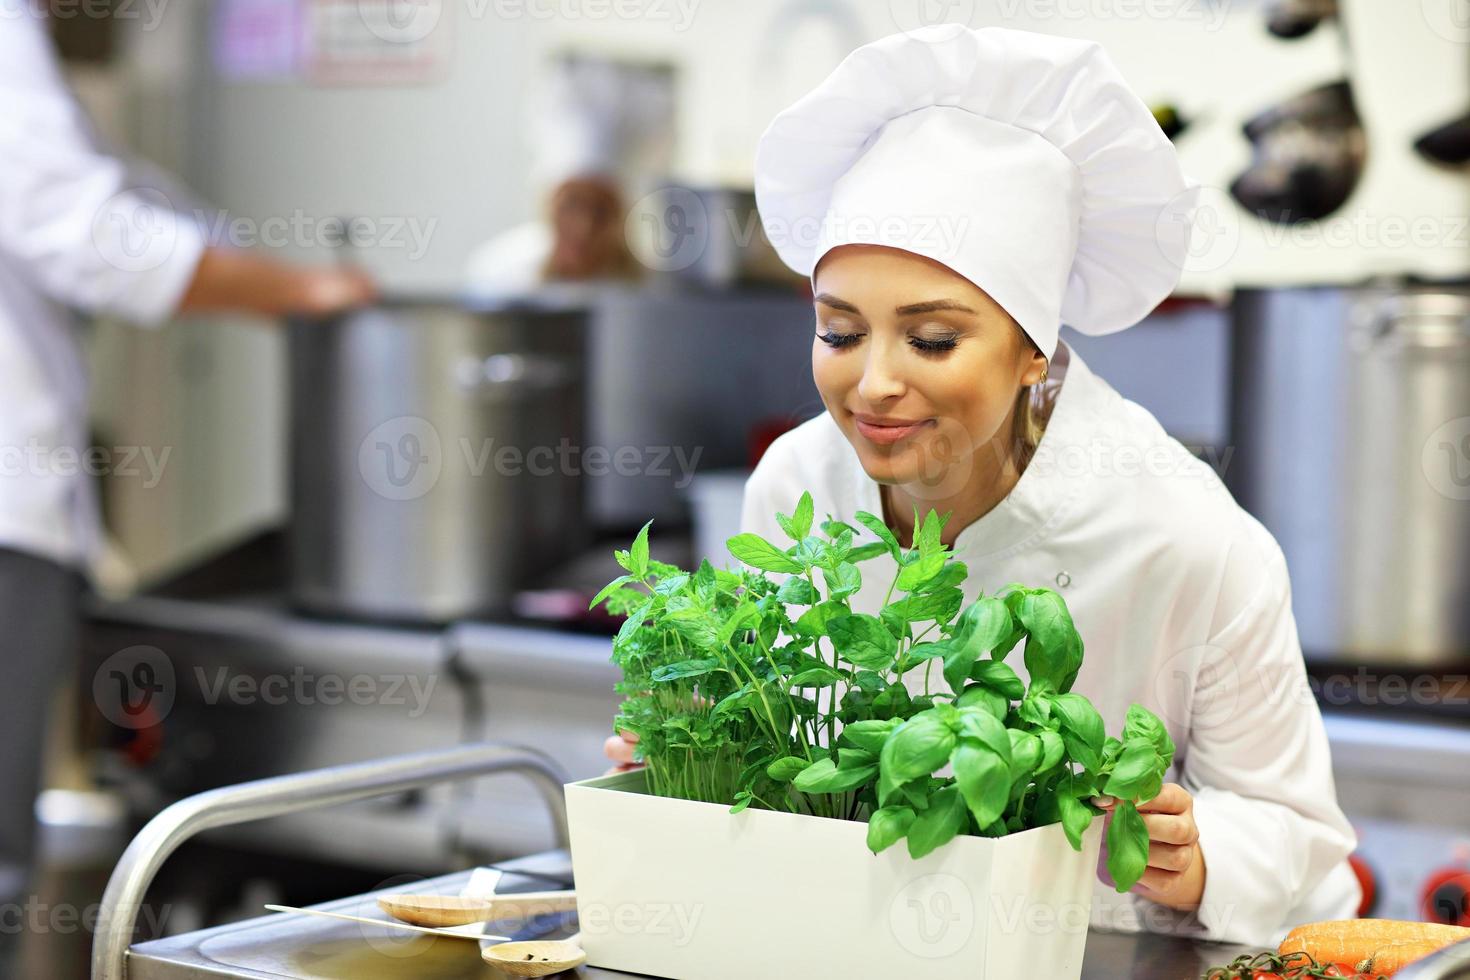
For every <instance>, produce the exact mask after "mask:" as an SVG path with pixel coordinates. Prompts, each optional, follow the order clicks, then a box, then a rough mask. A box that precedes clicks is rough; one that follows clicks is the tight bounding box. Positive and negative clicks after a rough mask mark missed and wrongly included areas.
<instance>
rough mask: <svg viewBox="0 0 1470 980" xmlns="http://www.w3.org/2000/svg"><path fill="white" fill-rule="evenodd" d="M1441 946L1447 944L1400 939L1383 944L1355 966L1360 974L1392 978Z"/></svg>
mask: <svg viewBox="0 0 1470 980" xmlns="http://www.w3.org/2000/svg"><path fill="white" fill-rule="evenodd" d="M1441 945H1445V944H1439V943H1433V942H1415V941H1412V940H1404V939H1400V940H1397V941H1394V942H1389V943H1385V944H1383V945H1382V946H1380V947H1378V948H1377V949H1376V950H1374V951H1373V955H1372V956H1370V957H1368V958H1367V959H1365V960H1362V961H1361V962H1359V963H1356V964H1355V965H1354V966H1355V969H1356V970H1357V971H1358V972H1359V973H1366V974H1368V975H1369V976H1378V977H1391V976H1393V975H1394V974H1395V973H1397V972H1399V971H1400V970H1402V969H1403V968H1404V967H1406V966H1408V965H1409V964H1410V963H1412V962H1414V961H1415V960H1422V959H1423V958H1424V957H1426V956H1428V955H1429V954H1430V953H1433V952H1434V951H1435V950H1437V949H1439V948H1440V947H1441Z"/></svg>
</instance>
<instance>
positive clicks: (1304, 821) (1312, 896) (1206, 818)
mask: <svg viewBox="0 0 1470 980" xmlns="http://www.w3.org/2000/svg"><path fill="white" fill-rule="evenodd" d="M1064 361H1065V363H1064ZM1059 369H1060V370H1059ZM1053 371H1054V372H1058V373H1055V374H1053V380H1052V381H1051V382H1049V383H1052V384H1060V390H1059V392H1058V394H1057V400H1056V403H1055V407H1054V408H1053V410H1052V414H1051V418H1050V420H1049V422H1048V424H1047V426H1046V430H1045V433H1044V435H1043V437H1042V440H1041V442H1040V444H1039V445H1038V447H1037V452H1036V454H1035V456H1034V458H1033V460H1032V461H1031V463H1030V464H1029V465H1028V466H1027V467H1026V469H1025V470H1023V471H1022V473H1021V476H1020V479H1019V481H1018V482H1017V483H1016V485H1015V486H1014V487H1013V488H1012V490H1011V492H1010V494H1009V495H1008V496H1007V497H1006V498H1005V499H1004V500H1002V501H1001V502H1000V503H999V504H998V505H996V507H994V508H993V509H992V510H991V511H990V512H989V513H987V514H985V515H983V516H982V517H981V518H980V519H979V520H977V521H975V522H974V523H972V524H970V525H968V526H967V527H965V528H963V529H962V530H961V531H960V532H959V535H958V538H957V539H956V541H955V543H954V546H953V547H954V552H955V555H954V557H955V558H957V559H959V560H961V561H963V562H965V564H966V566H967V567H968V569H969V575H968V578H967V579H966V581H965V583H964V593H965V602H966V603H967V604H968V603H969V602H971V601H973V600H974V599H975V598H977V597H978V596H979V594H980V590H981V589H983V590H984V591H985V593H987V594H993V593H994V592H996V591H997V590H999V589H1000V588H1002V587H1004V586H1005V585H1007V584H1008V583H1011V582H1020V583H1022V584H1023V585H1028V586H1032V587H1038V586H1045V587H1047V588H1052V589H1055V590H1057V591H1058V592H1059V593H1060V594H1061V595H1062V597H1063V598H1064V599H1065V600H1066V602H1067V606H1068V608H1069V610H1070V611H1071V614H1072V618H1073V621H1074V623H1075V624H1076V627H1077V630H1078V632H1079V633H1080V635H1081V637H1082V640H1083V644H1084V660H1083V664H1082V668H1081V671H1080V673H1079V674H1078V677H1077V681H1076V685H1075V687H1074V688H1073V689H1074V690H1075V691H1077V692H1078V693H1080V694H1083V695H1085V696H1086V697H1087V698H1088V699H1089V700H1090V701H1091V702H1092V703H1093V704H1094V705H1096V706H1097V708H1098V710H1099V711H1100V712H1101V713H1102V716H1103V719H1104V721H1105V723H1106V726H1107V730H1108V733H1109V734H1113V735H1116V734H1118V733H1120V732H1121V731H1122V728H1123V722H1124V717H1125V715H1126V713H1127V710H1128V707H1129V705H1130V704H1132V703H1133V702H1138V703H1140V704H1142V705H1143V706H1144V707H1146V708H1148V709H1149V710H1151V711H1153V712H1154V713H1155V714H1156V715H1158V716H1159V718H1160V719H1161V720H1162V721H1163V722H1164V724H1165V725H1166V726H1167V728H1168V730H1169V734H1170V736H1171V737H1172V738H1173V740H1174V743H1175V745H1176V746H1177V755H1176V760H1175V765H1174V766H1173V767H1171V769H1170V770H1169V773H1168V774H1167V776H1166V777H1165V778H1166V780H1167V781H1170V782H1178V783H1180V784H1181V785H1182V786H1183V787H1184V788H1185V789H1186V790H1188V791H1189V792H1190V793H1191V794H1192V795H1193V796H1194V816H1195V821H1196V822H1197V824H1198V827H1199V843H1200V848H1201V850H1202V852H1203V854H1204V859H1205V865H1206V869H1207V874H1206V882H1205V890H1204V895H1203V900H1202V903H1201V905H1200V907H1199V909H1198V911H1197V912H1191V913H1181V912H1178V911H1176V910H1173V909H1170V908H1167V907H1166V906H1163V905H1159V904H1157V903H1154V902H1152V901H1150V900H1148V899H1145V898H1143V897H1141V896H1138V895H1135V894H1133V893H1131V892H1129V893H1125V894H1123V895H1119V894H1118V893H1117V892H1116V891H1115V890H1114V889H1113V888H1112V887H1111V886H1109V885H1105V884H1103V883H1102V882H1101V881H1098V882H1097V884H1096V886H1095V888H1094V896H1093V912H1092V923H1093V925H1094V926H1097V927H1099V928H1104V929H1115V930H1120V931H1143V930H1147V931H1155V932H1168V933H1176V934H1183V935H1192V936H1196V937H1200V938H1208V939H1217V940H1228V941H1236V942H1242V943H1248V944H1251V945H1255V946H1260V947H1267V946H1271V947H1274V946H1276V945H1277V944H1278V942H1279V940H1280V939H1281V938H1282V937H1283V936H1284V934H1285V933H1286V932H1287V931H1288V930H1289V929H1290V928H1291V927H1292V926H1294V925H1297V924H1300V923H1302V922H1307V921H1317V920H1321V919H1336V918H1352V917H1354V916H1355V915H1356V910H1357V907H1358V903H1359V900H1360V898H1361V894H1360V887H1359V885H1358V882H1357V878H1356V877H1355V876H1354V874H1353V873H1352V870H1351V868H1350V867H1349V865H1348V863H1347V861H1346V858H1347V856H1348V854H1349V853H1351V852H1352V850H1353V848H1354V847H1355V845H1356V835H1355V833H1354V831H1353V829H1352V827H1351V826H1350V825H1349V823H1348V821H1347V819H1346V817H1345V816H1344V815H1343V812H1342V810H1341V809H1340V808H1339V807H1338V804H1337V802H1336V790H1335V787H1334V782H1333V776H1332V765H1331V758H1330V755H1329V747H1328V743H1327V736H1326V732H1325V730H1324V728H1323V725H1322V719H1321V715H1320V713H1319V711H1318V709H1317V705H1316V702H1315V700H1314V699H1313V697H1312V694H1311V691H1310V689H1309V688H1308V686H1307V681H1306V670H1305V664H1304V661H1303V657H1302V651H1301V647H1300V645H1299V642H1298V639H1297V632H1296V621H1295V619H1294V617H1293V616H1292V611H1291V590H1290V585H1289V582H1288V578H1287V570H1286V563H1285V559H1284V557H1283V556H1282V553H1281V550H1280V548H1279V547H1278V546H1277V544H1276V541H1275V539H1274V538H1272V536H1271V534H1270V533H1269V532H1268V531H1267V530H1266V529H1265V528H1264V527H1262V525H1261V524H1260V523H1259V522H1258V521H1257V520H1256V519H1255V518H1254V517H1252V516H1251V515H1250V514H1248V513H1246V512H1245V511H1244V510H1243V509H1242V508H1241V507H1240V506H1239V505H1238V504H1236V502H1235V501H1234V499H1233V498H1232V497H1231V496H1230V494H1229V492H1228V491H1227V490H1226V489H1225V487H1224V485H1223V484H1222V483H1221V481H1220V479H1219V478H1218V476H1217V474H1216V473H1215V471H1214V470H1213V469H1211V468H1210V467H1209V466H1207V465H1206V464H1204V463H1203V462H1201V461H1199V460H1198V459H1197V458H1196V457H1195V456H1194V455H1193V454H1191V453H1190V452H1189V451H1188V450H1187V449H1185V448H1184V447H1183V446H1182V445H1181V444H1180V443H1179V442H1177V441H1176V440H1174V439H1173V438H1171V437H1169V436H1168V435H1167V434H1166V433H1165V432H1164V430H1163V428H1162V426H1160V425H1159V423H1158V421H1157V420H1156V419H1155V418H1154V417H1153V416H1152V415H1151V414H1150V413H1149V412H1148V411H1147V410H1146V409H1144V408H1142V407H1141V406H1139V405H1137V404H1136V403H1134V402H1131V401H1129V400H1127V399H1125V398H1123V397H1122V396H1121V395H1119V394H1118V392H1117V391H1116V390H1115V389H1113V388H1112V387H1111V386H1110V385H1109V384H1108V383H1107V382H1106V381H1104V380H1103V379H1102V378H1100V377H1098V376H1097V375H1095V374H1093V373H1092V371H1090V370H1089V369H1088V367H1087V365H1086V364H1085V363H1084V362H1083V361H1082V358H1081V357H1079V356H1078V355H1077V353H1076V351H1075V350H1072V349H1071V348H1070V346H1068V345H1067V344H1066V343H1065V341H1063V342H1062V343H1061V344H1060V346H1059V350H1058V356H1057V358H1055V361H1054V366H1053ZM803 490H808V491H810V492H811V494H812V498H813V502H814V503H815V514H816V521H817V522H818V523H820V521H821V520H822V518H823V517H825V516H826V515H827V514H831V515H832V516H833V517H836V518H838V519H841V520H844V521H847V522H848V523H852V524H853V525H854V526H855V527H859V525H857V524H855V523H854V521H853V514H854V513H855V512H857V511H859V510H866V511H868V512H869V513H872V514H876V515H879V516H880V517H881V516H882V513H883V510H882V504H881V501H880V498H879V492H878V485H877V483H875V482H874V481H873V480H872V478H870V477H869V476H868V475H867V474H866V472H865V471H864V470H863V468H862V465H861V463H860V462H859V460H858V457H857V454H856V452H855V451H854V450H853V448H852V446H851V445H850V444H849V443H848V441H847V439H846V438H845V437H844V436H843V434H842V432H841V430H840V429H839V428H838V427H837V424H836V422H835V421H834V420H833V418H832V416H831V415H830V413H826V412H824V413H822V414H821V415H819V416H817V417H816V418H814V419H811V420H809V421H807V422H805V423H803V424H801V425H799V426H798V427H796V428H795V429H794V430H792V431H790V432H787V433H785V434H783V435H782V436H780V437H779V438H778V439H776V441H775V442H774V443H772V445H771V446H770V448H769V449H768V450H767V452H766V453H765V455H764V456H762V457H761V460H760V462H759V464H758V465H757V466H756V468H755V470H754V472H753V473H752V474H751V476H750V478H749V480H748V482H747V483H746V488H745V498H744V503H743V507H742V514H741V530H742V531H751V532H754V533H756V534H760V535H762V536H764V537H766V538H767V539H768V540H770V541H773V542H777V543H783V546H784V544H789V543H790V542H789V540H788V539H786V538H785V537H784V535H783V532H782V531H781V529H780V527H779V525H778V524H777V523H776V521H775V517H774V515H775V514H776V512H777V511H780V512H782V513H786V514H790V513H792V512H793V510H794V508H795V506H796V502H797V500H798V499H799V498H800V496H801V493H802V491H803ZM921 509H922V505H921ZM865 536H866V535H865ZM859 568H860V569H861V570H862V573H863V586H862V588H861V590H860V591H859V592H858V593H857V594H856V595H854V596H853V598H852V599H851V600H850V601H851V604H852V607H853V609H854V611H859V612H866V613H871V614H877V612H878V611H879V609H880V608H881V607H882V603H883V598H884V594H885V593H886V592H887V589H888V586H889V584H890V583H891V582H892V581H893V576H894V575H895V574H896V571H897V566H896V564H895V563H894V561H893V559H892V558H891V557H889V556H887V555H882V556H880V557H878V558H875V559H871V560H869V561H866V562H864V563H862V564H861V565H860V566H859ZM1007 663H1008V664H1010V665H1011V666H1012V667H1014V668H1015V669H1016V672H1017V673H1018V674H1020V676H1021V677H1022V679H1023V680H1025V679H1026V676H1027V675H1026V669H1025V664H1024V663H1022V662H1021V657H1020V656H1018V655H1015V654H1013V655H1012V656H1011V657H1010V658H1009V659H1008V660H1007ZM923 675H924V671H923V669H922V668H921V669H918V670H915V671H913V672H912V673H910V674H908V675H907V676H906V678H905V681H906V683H907V684H908V686H909V687H910V688H911V689H913V690H914V691H915V693H919V692H921V691H922V688H923ZM932 682H933V683H932V687H931V690H935V691H939V690H946V691H947V690H948V688H947V686H946V685H945V683H944V680H943V677H942V676H941V674H940V672H939V671H938V670H937V669H936V670H935V672H934V674H933V677H932Z"/></svg>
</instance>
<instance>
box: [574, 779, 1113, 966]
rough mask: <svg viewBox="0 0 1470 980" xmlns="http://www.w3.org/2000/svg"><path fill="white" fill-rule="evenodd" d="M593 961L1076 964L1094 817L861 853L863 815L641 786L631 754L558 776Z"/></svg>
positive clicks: (1083, 938)
mask: <svg viewBox="0 0 1470 980" xmlns="http://www.w3.org/2000/svg"><path fill="white" fill-rule="evenodd" d="M566 797H567V815H568V820H569V822H570V828H571V847H572V864H573V869H574V873H575V876H576V880H577V911H578V913H579V918H580V920H581V930H582V944H583V947H584V948H585V949H586V950H587V959H588V962H589V963H590V964H592V965H593V966H599V967H606V968H609V969H615V970H626V971H630V972H634V973H647V974H652V975H654V976H659V977H672V978H677V980H726V978H728V980H750V978H751V977H757V976H763V977H795V976H812V977H833V978H837V977H902V978H912V980H951V978H953V980H959V978H964V980H1016V978H1021V977H1026V978H1045V980H1077V978H1078V977H1079V976H1080V975H1081V972H1082V953H1083V948H1084V946H1085V945H1086V942H1087V923H1088V920H1089V918H1090V915H1091V908H1092V888H1093V879H1094V877H1095V876H1096V873H1097V870H1096V869H1097V856H1098V848H1099V846H1100V845H1101V843H1102V830H1103V821H1102V820H1101V819H1097V820H1094V821H1093V823H1092V825H1091V826H1090V827H1089V828H1088V831H1087V835H1086V837H1085V838H1084V839H1083V848H1082V850H1081V852H1078V851H1074V850H1072V846H1071V845H1070V844H1069V843H1067V838H1066V835H1065V834H1064V833H1063V831H1062V827H1061V825H1060V824H1054V825H1052V826H1049V827H1040V828H1037V829H1035V830H1028V831H1026V832H1024V833H1020V834H1012V835H1010V836H1008V837H1003V838H985V837H970V836H964V837H958V838H956V839H955V840H953V841H951V842H950V843H948V844H946V845H945V846H943V847H941V848H939V849H938V850H936V851H934V852H933V853H932V854H929V855H928V856H926V857H924V858H923V859H921V860H918V861H915V860H914V859H912V858H911V857H909V855H908V852H907V850H906V849H905V843H904V842H903V841H900V842H899V843H897V844H895V845H893V846H892V847H890V848H888V849H887V850H885V851H884V852H883V853H881V854H878V855H876V856H875V855H873V854H871V853H869V851H868V849H867V845H866V843H865V841H866V837H867V829H868V828H867V824H865V823H859V822H853V821H845V820H830V819H825V818H821V817H809V816H799V815H796V814H789V813H774V812H771V811H768V810H745V811H744V812H742V813H738V814H735V815H731V814H730V812H729V808H728V807H724V806H719V805H716V804H712V803H694V802H690V801H687V800H673V799H665V798H661V797H654V796H649V795H647V793H646V791H645V787H644V773H643V770H641V769H637V770H633V771H631V772H626V773H618V774H616V775H612V776H600V777H598V778H596V779H588V780H583V781H581V782H577V783H570V784H568V785H567V788H566Z"/></svg>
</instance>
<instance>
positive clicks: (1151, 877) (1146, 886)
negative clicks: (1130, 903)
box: [1133, 868, 1184, 895]
mask: <svg viewBox="0 0 1470 980" xmlns="http://www.w3.org/2000/svg"><path fill="white" fill-rule="evenodd" d="M1183 880H1184V873H1183V872H1181V871H1165V870H1164V869H1162V868H1145V869H1144V871H1143V877H1141V878H1139V879H1138V884H1136V885H1134V886H1133V888H1134V890H1135V891H1141V892H1144V893H1146V894H1147V893H1150V892H1151V893H1153V894H1155V895H1168V894H1169V893H1170V892H1172V891H1174V890H1175V889H1176V888H1178V887H1179V883H1180V882H1181V881H1183Z"/></svg>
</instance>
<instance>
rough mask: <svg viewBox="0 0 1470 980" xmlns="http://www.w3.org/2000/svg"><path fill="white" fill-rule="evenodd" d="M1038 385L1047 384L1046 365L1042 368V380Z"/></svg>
mask: <svg viewBox="0 0 1470 980" xmlns="http://www.w3.org/2000/svg"><path fill="white" fill-rule="evenodd" d="M1036 383H1037V384H1039V385H1044V384H1046V365H1045V364H1043V365H1042V366H1041V379H1040V380H1039V381H1037V382H1036Z"/></svg>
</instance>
